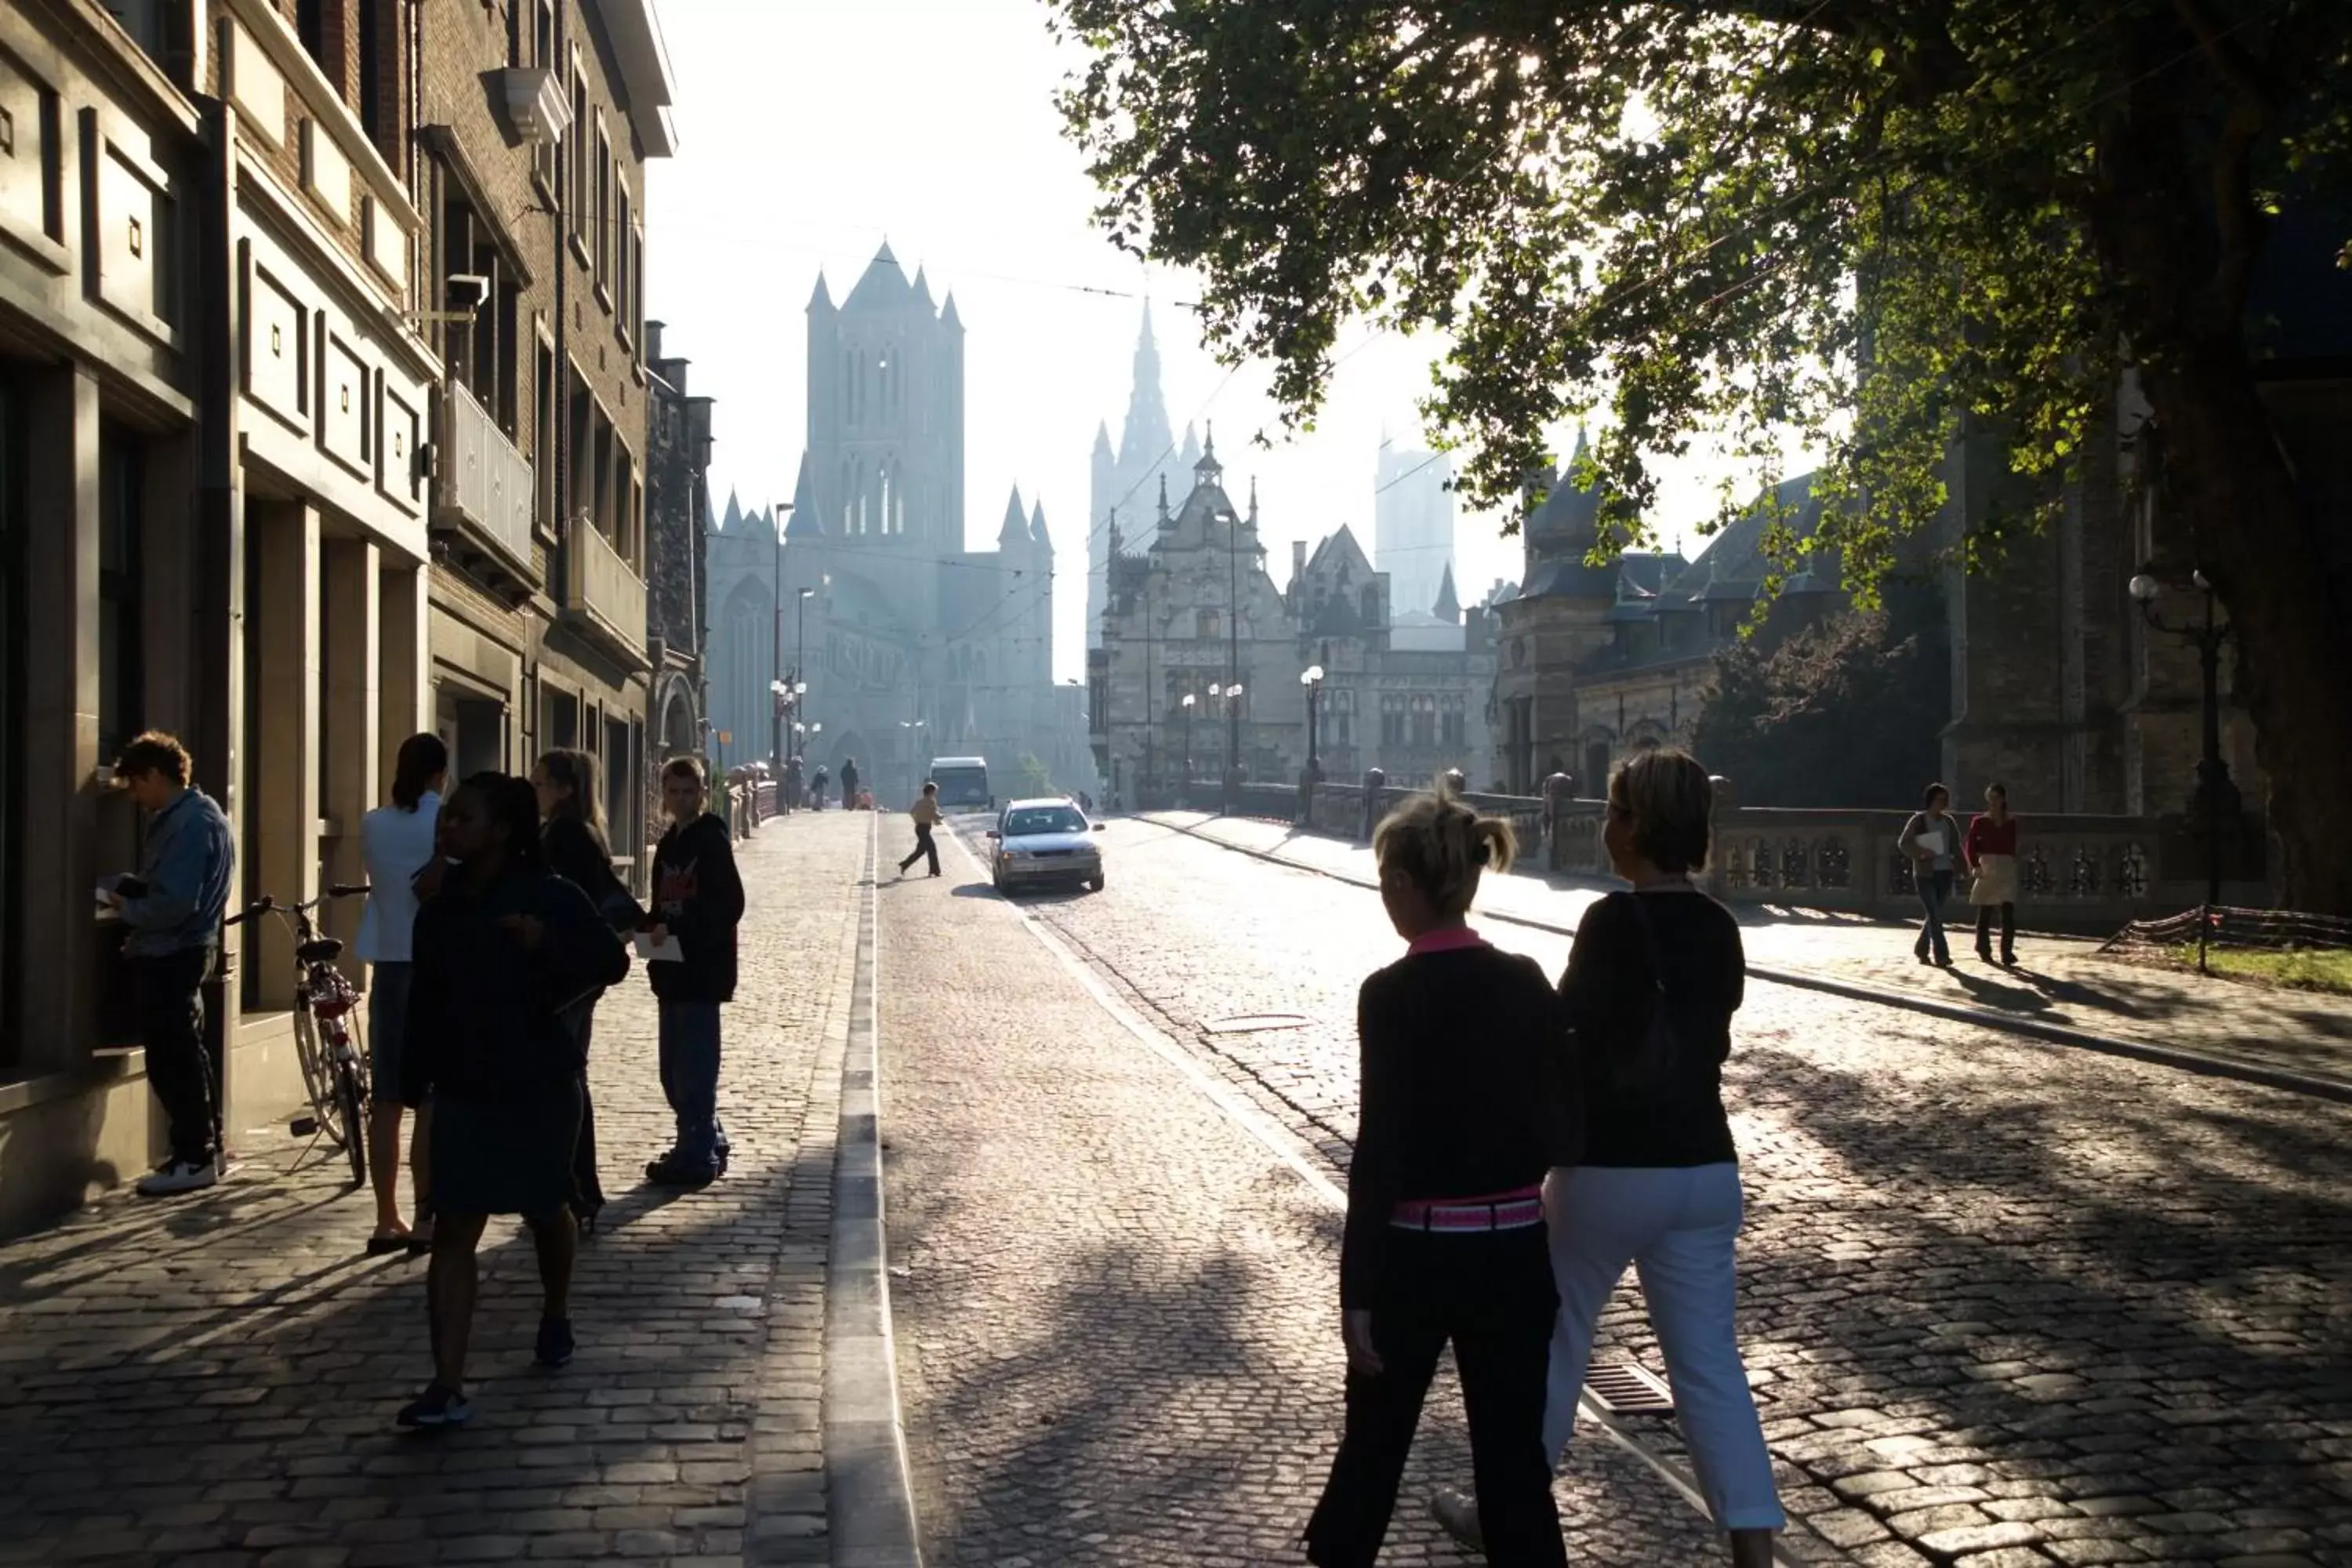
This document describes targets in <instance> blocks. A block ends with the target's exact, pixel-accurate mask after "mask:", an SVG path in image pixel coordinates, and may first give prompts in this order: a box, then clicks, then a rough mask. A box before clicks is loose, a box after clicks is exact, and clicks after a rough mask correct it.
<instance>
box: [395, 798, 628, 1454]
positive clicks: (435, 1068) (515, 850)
mask: <svg viewBox="0 0 2352 1568" xmlns="http://www.w3.org/2000/svg"><path fill="white" fill-rule="evenodd" d="M437 837H438V840H439V847H440V852H441V854H442V855H443V856H444V857H445V858H446V859H447V860H449V861H451V862H453V864H452V865H451V867H450V869H449V871H448V873H447V875H446V878H445V879H444V880H443V883H442V886H441V889H440V890H439V891H438V892H437V893H436V894H435V895H434V897H432V898H431V899H429V900H426V901H425V904H424V906H423V907H422V908H421V909H420V910H418V911H417V916H416V929H415V942H414V948H413V962H414V963H415V969H414V970H413V971H412V974H411V981H410V986H411V990H410V996H409V1005H408V1031H407V1038H406V1039H405V1040H404V1042H403V1045H402V1049H401V1061H400V1072H401V1090H400V1097H401V1100H403V1101H404V1103H405V1104H408V1105H410V1106H422V1105H423V1104H424V1103H425V1100H426V1099H427V1098H428V1097H430V1099H431V1100H432V1102H433V1135H432V1136H433V1160H432V1169H433V1204H434V1211H435V1223H434V1231H433V1265H432V1271H431V1275H430V1279H429V1281H428V1285H427V1297H428V1300H429V1302H430V1307H431V1314H432V1323H433V1362H434V1377H433V1381H432V1382H431V1383H430V1384H427V1385H426V1386H425V1392H424V1394H422V1395H420V1396H419V1397H418V1398H417V1399H415V1401H414V1402H412V1403H411V1404H410V1405H408V1406H407V1407H406V1408H404V1409H403V1410H402V1411H401V1413H400V1424H401V1425H402V1426H457V1425H461V1424H463V1423H464V1422H465V1421H466V1420H467V1418H468V1417H470V1416H471V1415H473V1406H472V1405H471V1404H470V1403H469V1402H468V1401H467V1398H466V1393H465V1388H466V1383H465V1375H466V1347H467V1339H468V1337H469V1335H470V1333H471V1331H472V1326H473V1317H474V1292H475V1285H476V1279H475V1264H474V1251H475V1247H477V1245H478V1243H479V1242H480V1240H481V1236H482V1227H483V1226H484V1224H485V1223H486V1222H487V1220H488V1216H489V1215H494V1214H519V1215H522V1216H523V1218H524V1219H525V1220H526V1221H527V1222H528V1223H529V1225H530V1232H531V1237H532V1240H533V1242H534V1244H535V1246H536V1247H537V1249H538V1254H539V1275H540V1283H541V1286H542V1287H543V1288H544V1289H545V1290H546V1301H545V1305H544V1308H543V1310H542V1312H541V1318H540V1324H539V1340H538V1345H537V1350H536V1352H535V1354H536V1359H537V1360H538V1361H539V1363H540V1364H541V1365H542V1366H562V1365H563V1364H564V1363H567V1362H569V1361H570V1360H571V1359H572V1319H571V1302H570V1295H571V1288H572V1258H573V1255H574V1252H575V1250H576V1248H577V1247H578V1233H577V1232H576V1231H575V1230H574V1228H573V1226H572V1220H571V1218H570V1216H569V1215H567V1214H566V1213H565V1212H564V1210H565V1205H566V1204H567V1203H568V1202H569V1201H570V1197H571V1193H572V1149H573V1147H574V1145H575V1144H576V1142H578V1139H579V1133H580V1105H581V1096H580V1070H581V1061H580V1047H579V1037H578V1035H577V1034H576V1032H575V1031H574V1030H573V1028H572V1025H571V1023H570V1022H569V1021H568V1020H567V1018H566V1017H565V1013H566V1011H567V1009H569V1008H570V1007H571V1005H572V1004H573V1003H575V1002H576V1001H578V1000H579V998H580V997H582V996H583V995H585V994H588V993H590V992H593V991H594V990H596V989H597V988H598V987H600V986H604V985H610V984H613V983H614V982H615V981H617V980H619V979H620V978H621V977H622V976H623V975H624V974H625V973H628V962H629V961H628V953H627V951H626V950H625V949H624V948H623V947H622V945H621V939H620V938H619V937H617V936H615V935H614V933H613V930H612V928H611V927H610V926H608V925H606V924H605V923H604V921H603V920H601V919H600V918H599V917H598V916H597V913H596V911H595V910H594V909H593V907H592V906H591V905H590V904H589V902H588V900H587V897H586V895H584V894H583V893H582V892H581V891H580V889H577V888H575V887H573V886H572V884H571V883H569V882H567V881H565V880H564V879H562V878H561V877H558V876H555V875H554V874H553V873H551V871H549V869H548V868H547V864H546V861H545V859H544V858H542V856H541V848H540V837H539V811H538V806H537V803H536V802H535V801H534V800H533V799H532V797H531V790H530V784H527V783H526V782H525V781H523V780H521V779H518V778H510V777H509V776H507V775H506V774H504V773H476V774H475V775H474V776H473V777H471V778H469V779H467V781H466V782H465V783H464V784H462V785H460V786H459V787H458V789H457V792H456V793H455V794H453V795H450V796H449V798H448V799H447V800H446V801H444V802H443V803H442V805H441V816H440V824H439V830H438V835H437Z"/></svg>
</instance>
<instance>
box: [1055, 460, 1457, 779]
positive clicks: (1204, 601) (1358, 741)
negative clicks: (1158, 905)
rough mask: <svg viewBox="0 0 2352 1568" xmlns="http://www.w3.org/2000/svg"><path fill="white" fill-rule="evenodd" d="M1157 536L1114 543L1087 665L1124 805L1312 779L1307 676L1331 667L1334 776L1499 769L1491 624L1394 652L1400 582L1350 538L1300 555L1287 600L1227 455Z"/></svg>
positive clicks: (1325, 725) (1327, 757) (1321, 696)
mask: <svg viewBox="0 0 2352 1568" xmlns="http://www.w3.org/2000/svg"><path fill="white" fill-rule="evenodd" d="M1112 538H1113V542H1114V549H1113V552H1112V554H1111V558H1110V562H1109V581H1108V589H1109V599H1108V605H1107V606H1106V609H1105V613H1104V617H1103V625H1102V638H1103V643H1102V648H1101V650H1100V655H1101V657H1100V658H1099V659H1094V660H1090V661H1089V671H1090V677H1091V679H1092V681H1093V684H1094V700H1093V701H1092V703H1091V704H1090V706H1091V709H1092V711H1093V715H1094V720H1093V721H1094V726H1095V745H1096V749H1097V754H1098V756H1099V757H1100V759H1101V765H1102V768H1103V771H1104V773H1105V776H1106V778H1107V779H1108V781H1109V782H1110V783H1111V784H1113V786H1114V788H1115V789H1116V790H1117V791H1118V794H1119V796H1120V798H1122V799H1141V798H1145V797H1147V796H1149V797H1157V796H1159V795H1162V794H1164V793H1167V792H1169V791H1171V790H1173V789H1178V788H1181V783H1180V781H1183V780H1186V779H1190V780H1193V781H1214V780H1219V779H1222V778H1223V777H1224V776H1225V773H1226V771H1227V769H1228V767H1229V766H1232V765H1235V764H1237V767H1238V773H1239V775H1240V777H1241V778H1242V779H1243V780H1244V781H1245V782H1252V783H1260V784H1265V783H1279V784H1292V783H1295V782H1297V780H1298V779H1299V778H1300V777H1301V776H1302V775H1303V773H1304V772H1305V770H1306V768H1307V758H1308V754H1309V745H1308V738H1307V689H1306V687H1305V686H1304V685H1303V684H1302V683H1301V680H1300V677H1301V676H1302V675H1303V674H1304V673H1305V672H1306V671H1307V669H1308V668H1311V667H1315V666H1318V665H1319V666H1320V667H1321V668H1322V669H1323V672H1324V678H1323V682H1322V685H1321V687H1320V688H1319V689H1318V694H1317V701H1316V704H1315V707H1316V737H1315V743H1314V747H1313V751H1314V754H1315V759H1316V762H1317V764H1318V767H1319V768H1320V769H1321V771H1322V773H1323V775H1324V776H1325V777H1327V778H1341V777H1352V776H1355V775H1358V774H1360V773H1361V772H1362V771H1363V770H1365V769H1367V768H1373V767H1379V768H1383V769H1387V770H1389V771H1390V772H1391V775H1392V776H1394V777H1398V778H1414V779H1429V778H1434V777H1435V776H1436V775H1437V774H1438V773H1443V772H1444V771H1445V770H1447V769H1449V768H1471V767H1475V765H1476V763H1477V761H1478V759H1479V758H1481V757H1483V756H1485V755H1486V752H1487V751H1488V742H1487V740H1486V723H1485V713H1486V696H1487V692H1488V689H1489V688H1490V686H1491V684H1492V680H1493V675H1494V653H1493V645H1492V639H1491V633H1490V630H1489V627H1488V622H1487V617H1486V616H1485V615H1484V613H1482V612H1477V611H1473V612H1471V614H1470V616H1469V617H1468V618H1467V621H1466V624H1464V625H1461V626H1454V627H1452V628H1451V629H1452V631H1453V632H1454V642H1453V645H1452V646H1450V647H1449V646H1445V644H1444V639H1425V640H1424V646H1421V647H1398V646H1395V642H1394V636H1393V634H1394V627H1393V626H1392V606H1391V604H1390V599H1389V594H1390V588H1389V579H1388V576H1387V574H1385V573H1381V572H1376V571H1374V570H1373V569H1372V565H1371V562H1370V559H1369V558H1368V557H1367V556H1366V555H1365V553H1364V552H1363V549H1362V547H1361V545H1360V543H1359V542H1357V540H1356V538H1355V535H1354V533H1353V531H1350V530H1349V529H1347V528H1344V527H1343V528H1341V529H1340V530H1339V531H1338V532H1336V533H1334V534H1332V535H1330V536H1329V537H1328V538H1326V539H1325V540H1323V541H1322V542H1320V543H1319V544H1318V546H1317V547H1316V549H1315V550H1314V551H1313V552H1312V553H1311V554H1310V553H1309V552H1308V551H1307V545H1306V542H1304V541H1299V542H1296V543H1295V544H1294V546H1293V551H1292V557H1291V572H1290V581H1289V584H1288V586H1287V587H1286V588H1277V587H1276V585H1275V584H1274V581H1273V578H1272V577H1271V576H1270V575H1269V574H1268V571H1267V565H1266V557H1265V547H1264V545H1263V543H1262V542H1261V538H1260V532H1259V519H1258V508H1257V499H1256V495H1255V487H1253V489H1252V494H1251V497H1250V500H1249V504H1248V510H1246V512H1242V511H1238V510H1236V509H1235V508H1234V504H1233V501H1232V500H1231V498H1230V497H1229V496H1228V495H1227V494H1226V492H1225V489H1224V471H1223V467H1222V465H1220V464H1219V463H1218V461H1217V457H1216V450H1215V445H1214V442H1213V440H1212V441H1211V442H1210V443H1209V444H1208V445H1207V447H1206V448H1205V449H1204V451H1203V453H1202V456H1201V458H1199V459H1197V460H1196V462H1195V464H1194V466H1193V474H1192V489H1191V490H1190V491H1189V492H1188V493H1187V494H1186V495H1185V496H1184V498H1183V500H1182V502H1181V505H1179V506H1177V507H1176V508H1175V509H1174V510H1172V511H1171V510H1170V509H1169V506H1168V502H1167V499H1166V497H1165V496H1164V495H1162V496H1161V497H1160V498H1159V499H1158V500H1157V503H1156V507H1155V517H1154V520H1153V526H1152V528H1151V530H1150V538H1151V539H1152V540H1153V542H1152V543H1151V544H1150V546H1149V547H1148V548H1145V549H1142V550H1139V551H1135V552H1130V551H1129V549H1128V548H1127V542H1126V539H1125V536H1124V531H1123V530H1119V531H1114V533H1113V535H1112ZM1431 644H1434V646H1431ZM1236 685H1238V686H1239V687H1240V688H1241V692H1240V695H1239V696H1238V697H1234V696H1233V695H1231V692H1230V689H1231V688H1233V687H1234V686H1236ZM1236 735H1238V739H1239V747H1238V750H1236V749H1235V747H1234V738H1235V736H1236Z"/></svg>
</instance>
